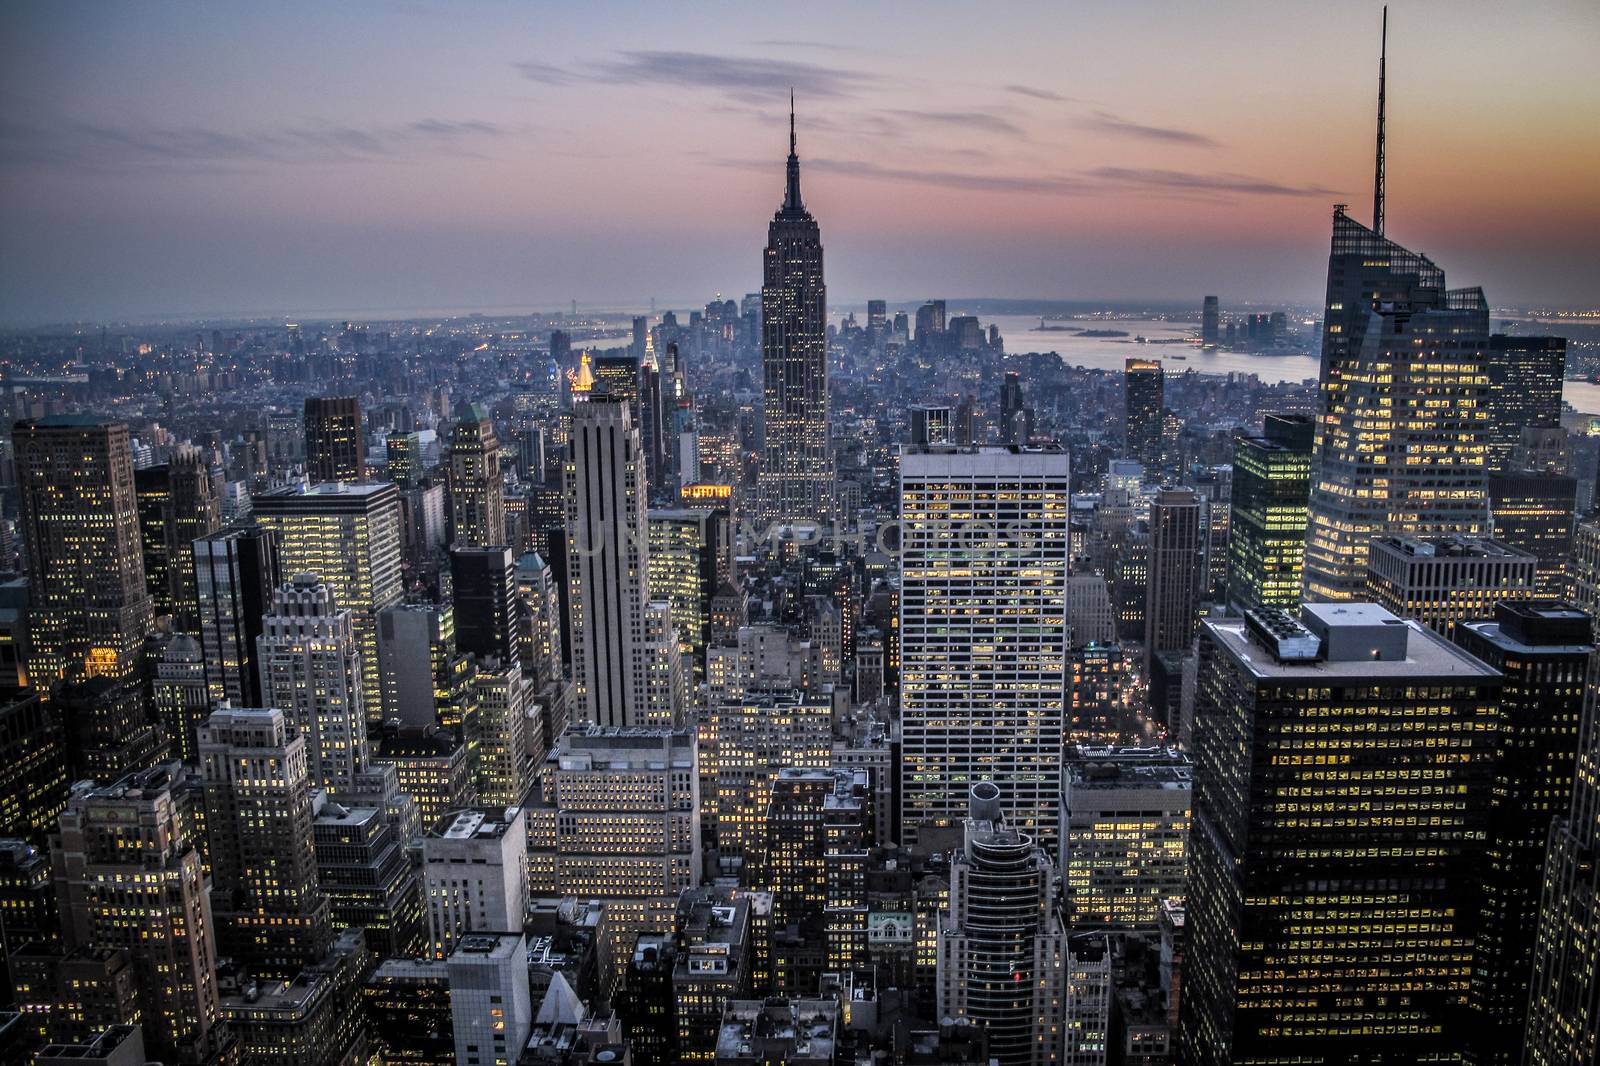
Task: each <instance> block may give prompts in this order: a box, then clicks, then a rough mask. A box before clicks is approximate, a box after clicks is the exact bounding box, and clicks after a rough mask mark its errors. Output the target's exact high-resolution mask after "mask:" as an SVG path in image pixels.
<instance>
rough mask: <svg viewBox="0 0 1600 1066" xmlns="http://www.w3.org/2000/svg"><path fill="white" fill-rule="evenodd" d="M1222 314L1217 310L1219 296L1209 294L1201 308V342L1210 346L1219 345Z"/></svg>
mask: <svg viewBox="0 0 1600 1066" xmlns="http://www.w3.org/2000/svg"><path fill="white" fill-rule="evenodd" d="M1219 322H1220V315H1219V314H1218V312H1217V298H1216V297H1215V296H1207V297H1206V299H1205V303H1204V305H1202V307H1201V308H1200V343H1201V344H1203V345H1205V346H1206V347H1208V348H1215V347H1216V346H1217V337H1218V333H1219V330H1218V328H1217V326H1218V323H1219Z"/></svg>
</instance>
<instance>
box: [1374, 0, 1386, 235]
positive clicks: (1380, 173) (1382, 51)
mask: <svg viewBox="0 0 1600 1066" xmlns="http://www.w3.org/2000/svg"><path fill="white" fill-rule="evenodd" d="M1387 59H1389V5H1387V3H1386V5H1384V35H1382V43H1381V45H1379V50H1378V170H1376V171H1374V173H1373V232H1374V234H1378V235H1379V237H1382V235H1384V75H1386V70H1384V67H1386V66H1387Z"/></svg>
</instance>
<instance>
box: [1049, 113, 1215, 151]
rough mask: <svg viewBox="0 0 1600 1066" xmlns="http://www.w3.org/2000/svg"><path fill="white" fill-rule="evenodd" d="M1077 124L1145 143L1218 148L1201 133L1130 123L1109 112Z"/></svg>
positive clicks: (1209, 138)
mask: <svg viewBox="0 0 1600 1066" xmlns="http://www.w3.org/2000/svg"><path fill="white" fill-rule="evenodd" d="M1078 124H1079V125H1081V126H1084V127H1087V128H1089V129H1095V130H1100V131H1101V132H1103V133H1112V134H1116V135H1117V136H1121V137H1137V138H1139V139H1141V140H1146V141H1160V142H1162V143H1164V144H1184V145H1190V146H1193V147H1195V148H1219V147H1221V145H1220V144H1219V142H1217V141H1216V140H1214V139H1213V138H1211V137H1207V136H1206V135H1205V134H1203V133H1195V132H1193V131H1192V130H1180V129H1175V128H1173V127H1170V126H1146V125H1144V124H1142V123H1139V122H1132V121H1129V120H1128V119H1125V118H1123V117H1122V116H1121V115H1113V114H1112V113H1111V112H1109V111H1096V112H1094V113H1093V114H1092V115H1089V116H1087V117H1085V118H1082V119H1079V120H1078Z"/></svg>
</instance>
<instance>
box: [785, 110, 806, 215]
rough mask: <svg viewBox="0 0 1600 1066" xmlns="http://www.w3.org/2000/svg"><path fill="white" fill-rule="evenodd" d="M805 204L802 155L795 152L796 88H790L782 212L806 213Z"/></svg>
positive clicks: (787, 213) (792, 213)
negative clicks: (802, 195)
mask: <svg viewBox="0 0 1600 1066" xmlns="http://www.w3.org/2000/svg"><path fill="white" fill-rule="evenodd" d="M805 209H806V207H805V204H803V203H801V202H800V157H799V156H798V155H796V154H795V138H794V90H793V89H790V90H789V183H788V186H787V187H786V188H785V189H784V193H783V209H782V211H780V212H779V213H780V214H784V215H800V214H804V213H805Z"/></svg>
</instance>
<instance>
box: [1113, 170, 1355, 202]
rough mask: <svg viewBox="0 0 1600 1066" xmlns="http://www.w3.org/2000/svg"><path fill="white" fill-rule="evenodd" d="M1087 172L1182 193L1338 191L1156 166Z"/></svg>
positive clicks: (1311, 193) (1301, 193)
mask: <svg viewBox="0 0 1600 1066" xmlns="http://www.w3.org/2000/svg"><path fill="white" fill-rule="evenodd" d="M1085 173H1086V174H1087V175H1088V176H1090V177H1092V178H1096V179H1099V180H1101V181H1106V182H1111V183H1115V184H1121V185H1130V186H1136V187H1140V188H1146V189H1171V190H1174V191H1180V192H1204V193H1245V194H1249V195H1252V196H1332V195H1335V194H1336V193H1337V192H1338V190H1336V189H1329V188H1325V187H1323V186H1321V185H1284V184H1282V183H1280V182H1275V181H1268V180H1266V179H1264V178H1252V177H1250V176H1248V175H1245V174H1195V173H1191V172H1189V171H1184V170H1161V169H1159V168H1155V167H1096V168H1095V169H1093V170H1089V171H1086V172H1085Z"/></svg>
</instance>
